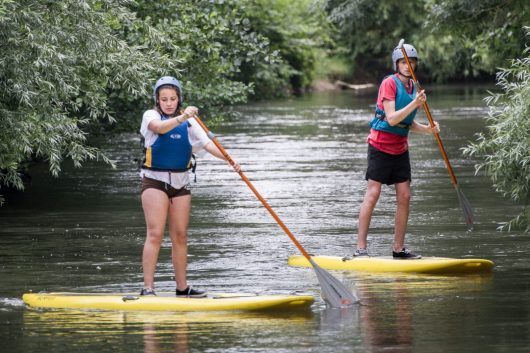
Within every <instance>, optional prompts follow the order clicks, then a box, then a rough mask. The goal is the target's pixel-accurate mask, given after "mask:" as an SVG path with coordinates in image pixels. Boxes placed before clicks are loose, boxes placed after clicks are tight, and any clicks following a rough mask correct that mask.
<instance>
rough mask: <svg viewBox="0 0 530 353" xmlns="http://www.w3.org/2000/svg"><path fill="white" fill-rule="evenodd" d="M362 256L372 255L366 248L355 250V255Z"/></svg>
mask: <svg viewBox="0 0 530 353" xmlns="http://www.w3.org/2000/svg"><path fill="white" fill-rule="evenodd" d="M360 256H370V255H368V250H366V249H356V250H355V251H354V252H353V257H360Z"/></svg>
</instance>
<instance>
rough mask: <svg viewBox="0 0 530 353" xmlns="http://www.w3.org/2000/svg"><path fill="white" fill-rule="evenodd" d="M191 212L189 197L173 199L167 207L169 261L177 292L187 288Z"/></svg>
mask: <svg viewBox="0 0 530 353" xmlns="http://www.w3.org/2000/svg"><path fill="white" fill-rule="evenodd" d="M190 211H191V195H185V196H179V197H174V198H173V202H172V203H170V205H169V236H170V237H171V244H172V247H171V260H172V261H173V271H174V272H175V282H176V285H177V289H178V290H184V289H186V288H187V287H188V283H187V281H186V269H187V266H188V224H189V220H190Z"/></svg>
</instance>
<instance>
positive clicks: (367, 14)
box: [325, 0, 425, 79]
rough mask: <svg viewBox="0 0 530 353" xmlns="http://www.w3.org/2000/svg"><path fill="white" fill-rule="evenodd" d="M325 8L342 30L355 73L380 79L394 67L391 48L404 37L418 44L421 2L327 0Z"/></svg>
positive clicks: (343, 43)
mask: <svg viewBox="0 0 530 353" xmlns="http://www.w3.org/2000/svg"><path fill="white" fill-rule="evenodd" d="M325 8H326V10H327V11H328V13H329V17H330V19H331V20H332V21H333V23H335V24H336V26H337V27H338V28H339V29H340V37H339V39H338V42H339V43H340V45H342V46H344V47H345V48H346V50H347V58H348V59H349V61H350V64H351V71H352V76H355V77H358V78H363V77H370V78H375V79H381V78H382V77H383V76H384V75H386V74H388V72H389V71H390V70H392V60H391V55H392V50H393V49H394V48H395V47H396V45H397V44H398V42H399V40H400V39H401V38H405V39H406V43H413V44H414V45H415V46H418V43H419V41H417V40H416V38H418V34H419V33H420V28H421V24H422V23H423V18H424V16H425V10H424V4H423V2H422V1H417V0H382V1H372V0H327V1H326V6H325ZM418 49H419V48H418ZM420 53H421V51H420Z"/></svg>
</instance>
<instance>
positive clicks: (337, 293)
mask: <svg viewBox="0 0 530 353" xmlns="http://www.w3.org/2000/svg"><path fill="white" fill-rule="evenodd" d="M309 262H310V263H311V265H312V266H313V269H314V270H315V273H316V274H317V278H318V282H320V287H321V288H322V294H321V295H322V299H324V301H326V303H328V304H329V306H331V307H332V308H341V307H345V306H349V305H352V304H355V303H357V302H359V298H357V296H356V295H354V294H353V293H352V292H351V291H350V290H349V289H348V288H347V287H346V286H345V285H344V283H342V282H341V281H339V280H338V279H336V278H335V277H333V276H332V275H331V274H330V273H329V272H327V271H326V270H324V269H323V268H321V267H320V266H318V265H317V264H316V263H315V262H314V261H313V259H309Z"/></svg>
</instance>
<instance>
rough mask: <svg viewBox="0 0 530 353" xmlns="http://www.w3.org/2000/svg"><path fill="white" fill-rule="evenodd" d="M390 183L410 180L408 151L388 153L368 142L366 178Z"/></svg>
mask: <svg viewBox="0 0 530 353" xmlns="http://www.w3.org/2000/svg"><path fill="white" fill-rule="evenodd" d="M368 179H371V180H374V181H377V182H379V183H381V184H386V185H392V184H398V183H403V182H405V181H408V180H411V174H410V159H409V151H406V152H404V153H402V154H397V155H395V154H389V153H385V152H382V151H379V150H378V149H377V148H375V147H374V146H372V145H370V144H368V169H367V170H366V180H368Z"/></svg>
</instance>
